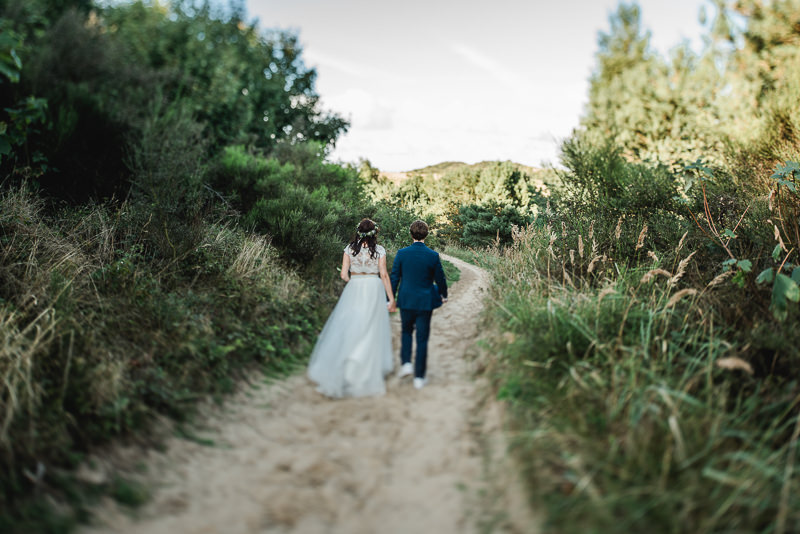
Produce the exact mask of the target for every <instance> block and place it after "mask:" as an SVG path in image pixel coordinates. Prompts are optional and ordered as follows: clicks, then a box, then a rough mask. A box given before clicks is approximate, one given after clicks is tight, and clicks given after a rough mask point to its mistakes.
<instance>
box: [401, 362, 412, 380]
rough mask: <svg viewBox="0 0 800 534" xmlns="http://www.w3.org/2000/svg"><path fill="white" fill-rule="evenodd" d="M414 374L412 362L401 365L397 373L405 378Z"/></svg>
mask: <svg viewBox="0 0 800 534" xmlns="http://www.w3.org/2000/svg"><path fill="white" fill-rule="evenodd" d="M413 374H414V366H413V365H411V364H410V363H404V364H403V366H402V367H400V371H399V372H398V373H397V378H405V377H407V376H411V375H413Z"/></svg>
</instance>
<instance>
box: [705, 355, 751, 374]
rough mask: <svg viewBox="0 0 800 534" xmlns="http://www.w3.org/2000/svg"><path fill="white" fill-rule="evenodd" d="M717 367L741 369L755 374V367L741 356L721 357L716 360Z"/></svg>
mask: <svg viewBox="0 0 800 534" xmlns="http://www.w3.org/2000/svg"><path fill="white" fill-rule="evenodd" d="M714 363H715V365H716V366H717V367H719V368H720V369H728V370H735V369H740V370H742V371H744V372H745V373H747V374H750V375H752V374H753V367H752V366H751V365H750V364H749V363H748V362H746V361H744V360H743V359H741V358H737V357H735V356H734V357H731V358H720V359H719V360H717V361H716V362H714Z"/></svg>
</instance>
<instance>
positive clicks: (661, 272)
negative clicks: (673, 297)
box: [641, 269, 672, 284]
mask: <svg viewBox="0 0 800 534" xmlns="http://www.w3.org/2000/svg"><path fill="white" fill-rule="evenodd" d="M656 276H665V277H667V278H672V273H671V272H669V271H665V270H664V269H653V270H651V271H647V272H646V273H645V275H644V276H643V277H642V281H641V282H642V283H643V284H646V283H647V282H649V281H650V280H652V279H653V278H655V277H656Z"/></svg>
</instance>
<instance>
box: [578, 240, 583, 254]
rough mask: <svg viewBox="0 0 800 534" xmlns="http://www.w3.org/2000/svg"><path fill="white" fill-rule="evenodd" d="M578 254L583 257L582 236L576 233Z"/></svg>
mask: <svg viewBox="0 0 800 534" xmlns="http://www.w3.org/2000/svg"><path fill="white" fill-rule="evenodd" d="M578 256H580V257H581V259H583V237H582V236H581V235H580V234H578Z"/></svg>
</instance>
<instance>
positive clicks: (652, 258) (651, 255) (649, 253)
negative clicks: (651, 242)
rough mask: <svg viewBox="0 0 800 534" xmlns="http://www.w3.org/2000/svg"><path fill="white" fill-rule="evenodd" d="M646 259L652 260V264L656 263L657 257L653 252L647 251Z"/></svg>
mask: <svg viewBox="0 0 800 534" xmlns="http://www.w3.org/2000/svg"><path fill="white" fill-rule="evenodd" d="M647 257H648V258H650V259H651V260H653V261H654V262H656V263H658V256H656V253H655V252H653V251H652V250H648V251H647Z"/></svg>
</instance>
